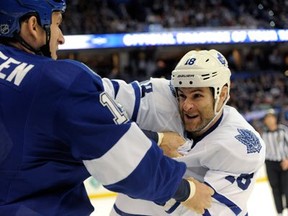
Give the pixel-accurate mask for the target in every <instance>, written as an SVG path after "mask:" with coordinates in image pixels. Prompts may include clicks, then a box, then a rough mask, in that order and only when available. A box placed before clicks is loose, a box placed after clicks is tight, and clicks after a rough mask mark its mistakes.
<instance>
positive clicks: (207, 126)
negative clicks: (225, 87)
mask: <svg viewBox="0 0 288 216" xmlns="http://www.w3.org/2000/svg"><path fill="white" fill-rule="evenodd" d="M229 98H230V96H229V94H228V95H227V97H226V99H225V101H224V102H223V104H222V107H221V108H220V110H219V111H218V112H217V106H218V103H219V99H220V96H219V95H218V96H217V98H216V100H215V104H214V117H213V118H212V119H211V120H210V121H209V123H208V124H207V125H206V126H205V127H204V128H202V129H201V130H200V131H199V132H200V133H201V132H203V131H205V130H207V129H208V128H209V127H210V125H211V124H212V123H213V122H214V120H215V119H216V118H217V117H218V116H219V115H221V112H222V110H223V109H224V106H225V104H226V103H227V101H228V100H229Z"/></svg>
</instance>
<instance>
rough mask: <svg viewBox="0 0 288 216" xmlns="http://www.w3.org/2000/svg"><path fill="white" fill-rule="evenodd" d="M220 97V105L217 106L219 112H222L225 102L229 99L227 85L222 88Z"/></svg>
mask: <svg viewBox="0 0 288 216" xmlns="http://www.w3.org/2000/svg"><path fill="white" fill-rule="evenodd" d="M219 97H220V98H219V103H218V106H217V111H219V110H220V108H221V107H222V106H223V103H224V101H225V100H226V98H227V97H228V86H227V85H224V86H223V87H222V89H221V93H220V95H219Z"/></svg>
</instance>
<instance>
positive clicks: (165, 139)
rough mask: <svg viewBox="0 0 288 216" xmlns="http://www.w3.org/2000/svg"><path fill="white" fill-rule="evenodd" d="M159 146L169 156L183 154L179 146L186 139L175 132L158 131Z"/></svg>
mask: <svg viewBox="0 0 288 216" xmlns="http://www.w3.org/2000/svg"><path fill="white" fill-rule="evenodd" d="M158 137H159V141H158V143H159V147H160V148H161V149H162V150H163V152H164V154H165V155H166V156H168V157H180V156H182V155H181V154H180V153H179V152H178V148H179V147H180V146H182V145H183V144H184V143H185V142H186V140H185V139H184V138H183V137H182V136H180V135H179V134H178V133H175V132H163V133H158Z"/></svg>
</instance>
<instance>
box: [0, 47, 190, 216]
mask: <svg viewBox="0 0 288 216" xmlns="http://www.w3.org/2000/svg"><path fill="white" fill-rule="evenodd" d="M0 156H1V158H0V215H4V216H5V215H19V216H22V215H23V216H24V215H25V216H26V215H29V216H30V215H32V216H33V215H49V216H51V215H61V216H63V215H77V216H80V215H81V216H82V215H89V214H90V213H91V212H92V211H93V210H94V209H93V207H92V205H91V203H90V201H89V199H88V196H87V194H86V190H85V188H84V185H83V181H84V180H85V179H86V178H87V177H89V176H90V174H92V175H93V176H94V177H95V178H96V179H97V180H98V181H100V182H101V183H102V184H103V185H104V186H105V187H106V188H108V189H110V190H113V191H116V192H121V193H125V194H128V195H129V196H131V197H134V198H142V199H148V200H151V201H155V202H159V203H161V202H165V201H167V200H168V199H169V198H170V197H171V196H172V195H173V194H174V193H175V191H176V189H177V186H178V184H179V182H180V181H181V179H182V176H183V174H184V172H185V168H186V166H185V164H184V163H181V162H176V161H173V160H170V159H168V158H167V157H165V156H163V154H162V151H161V150H160V149H159V148H158V147H157V145H156V144H155V143H153V141H151V140H149V139H148V138H147V137H146V136H145V135H144V134H143V132H142V131H141V130H140V129H139V128H138V127H137V125H136V124H135V123H132V122H130V121H129V119H128V118H127V117H126V115H125V113H124V112H123V110H122V109H121V108H120V107H119V106H118V105H117V104H116V103H115V102H114V100H112V99H111V98H110V96H109V95H108V94H106V93H105V92H104V87H103V83H102V80H101V78H100V77H99V76H97V75H96V74H95V73H94V72H92V71H91V70H90V69H89V68H88V67H87V66H85V65H84V64H81V63H79V62H76V61H72V60H57V61H56V60H53V59H50V58H46V57H42V56H36V55H32V54H28V53H26V52H22V51H20V50H18V49H15V48H12V47H7V46H4V45H0Z"/></svg>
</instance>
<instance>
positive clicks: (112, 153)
mask: <svg viewBox="0 0 288 216" xmlns="http://www.w3.org/2000/svg"><path fill="white" fill-rule="evenodd" d="M139 131H140V130H139V128H138V127H137V126H136V124H135V123H132V124H131V127H130V129H129V130H128V131H127V132H126V133H125V134H124V135H123V136H122V138H121V139H120V140H118V142H117V143H115V145H114V146H113V147H112V148H111V149H110V150H109V151H108V152H106V154H104V155H103V156H102V157H101V158H97V159H93V160H84V161H83V162H84V164H85V166H86V167H87V169H88V171H89V172H90V174H92V175H93V176H94V177H95V178H96V179H97V180H99V181H100V182H101V183H102V184H103V185H110V184H115V183H117V182H119V181H121V180H123V179H125V178H127V177H128V176H129V175H130V174H131V173H132V172H133V171H134V170H135V168H136V167H137V166H138V164H139V163H140V162H141V160H142V158H143V157H144V156H145V154H146V152H147V151H148V150H149V148H150V147H151V145H152V143H151V141H150V140H149V139H147V137H145V135H144V134H143V133H142V132H141V133H139ZM136 134H138V135H137V136H136ZM127 142H129V143H131V144H132V145H127ZM140 142H141V143H142V145H136V144H137V143H140ZM133 144H134V145H133ZM131 152H133V154H131ZM123 158H125V160H122V159H123ZM127 158H128V159H129V160H127ZM119 161H122V163H119ZM99 167H102V170H101V171H100V170H99Z"/></svg>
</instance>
